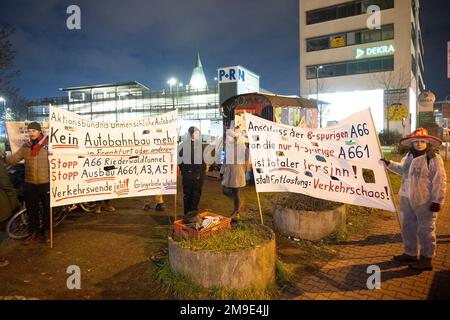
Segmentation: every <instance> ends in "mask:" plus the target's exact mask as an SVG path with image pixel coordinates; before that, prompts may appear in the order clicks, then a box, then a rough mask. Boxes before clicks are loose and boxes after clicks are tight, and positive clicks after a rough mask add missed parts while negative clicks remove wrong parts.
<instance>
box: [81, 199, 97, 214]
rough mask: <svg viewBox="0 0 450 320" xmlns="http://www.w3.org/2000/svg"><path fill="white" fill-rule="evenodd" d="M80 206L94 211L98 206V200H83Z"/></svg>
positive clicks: (88, 210) (87, 210) (85, 209)
mask: <svg viewBox="0 0 450 320" xmlns="http://www.w3.org/2000/svg"><path fill="white" fill-rule="evenodd" d="M79 206H80V207H81V209H83V210H84V211H86V212H92V211H94V210H95V207H96V206H97V202H95V201H90V202H81V203H79Z"/></svg>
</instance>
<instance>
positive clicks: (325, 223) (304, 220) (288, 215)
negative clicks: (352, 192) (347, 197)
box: [273, 204, 346, 241]
mask: <svg viewBox="0 0 450 320" xmlns="http://www.w3.org/2000/svg"><path fill="white" fill-rule="evenodd" d="M345 222H346V215H345V204H344V205H342V206H340V207H338V208H336V209H334V210H327V211H302V210H293V209H287V208H282V207H280V206H276V207H275V209H274V212H273V224H274V226H275V229H277V230H278V231H279V232H281V233H282V234H285V235H289V236H293V237H296V238H300V239H305V240H310V241H315V240H319V239H322V238H324V237H326V236H328V235H329V234H331V233H332V232H334V231H336V230H337V229H338V228H339V227H341V226H345Z"/></svg>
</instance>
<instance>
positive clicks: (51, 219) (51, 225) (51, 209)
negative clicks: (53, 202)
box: [50, 206, 53, 249]
mask: <svg viewBox="0 0 450 320" xmlns="http://www.w3.org/2000/svg"><path fill="white" fill-rule="evenodd" d="M50 249H53V208H52V207H51V206H50Z"/></svg>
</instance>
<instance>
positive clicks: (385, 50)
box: [356, 44, 395, 59]
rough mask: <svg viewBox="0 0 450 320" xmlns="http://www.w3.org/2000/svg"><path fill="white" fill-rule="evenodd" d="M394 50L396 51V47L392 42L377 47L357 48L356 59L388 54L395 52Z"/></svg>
mask: <svg viewBox="0 0 450 320" xmlns="http://www.w3.org/2000/svg"><path fill="white" fill-rule="evenodd" d="M394 52H395V48H394V46H393V45H392V44H391V45H388V46H377V47H370V48H366V49H356V59H360V58H363V57H372V56H381V55H388V54H390V53H394Z"/></svg>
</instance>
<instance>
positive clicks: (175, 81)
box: [167, 78, 178, 92]
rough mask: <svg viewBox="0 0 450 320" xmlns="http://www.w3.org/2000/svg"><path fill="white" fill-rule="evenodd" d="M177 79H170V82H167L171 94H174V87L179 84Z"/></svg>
mask: <svg viewBox="0 0 450 320" xmlns="http://www.w3.org/2000/svg"><path fill="white" fill-rule="evenodd" d="M177 82H178V81H177V79H175V78H170V79H169V80H167V84H168V85H169V90H170V92H172V86H174V85H176V84H177Z"/></svg>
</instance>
